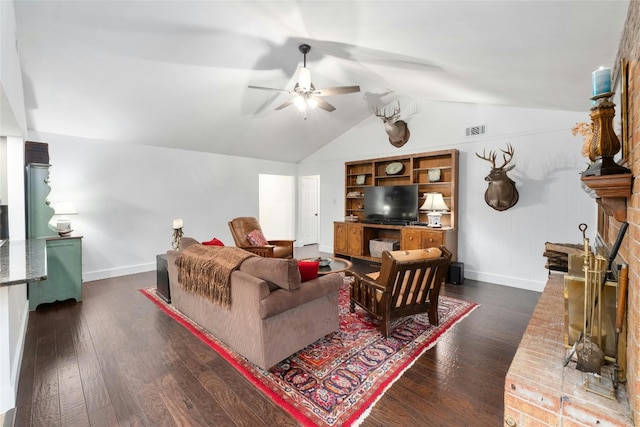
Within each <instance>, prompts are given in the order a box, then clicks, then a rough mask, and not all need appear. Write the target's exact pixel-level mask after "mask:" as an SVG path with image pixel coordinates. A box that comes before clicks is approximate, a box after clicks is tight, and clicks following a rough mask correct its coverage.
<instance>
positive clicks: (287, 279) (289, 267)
mask: <svg viewBox="0 0 640 427" xmlns="http://www.w3.org/2000/svg"><path fill="white" fill-rule="evenodd" d="M239 270H240V271H243V272H245V273H247V274H251V275H252V276H255V277H259V278H260V279H262V280H265V281H266V282H268V283H273V284H275V285H276V286H278V287H279V288H282V289H287V290H292V289H298V288H299V287H300V283H301V282H300V270H298V261H296V260H295V259H281V258H263V257H251V258H247V259H246V260H245V261H244V262H243V263H242V264H241V265H240V268H239Z"/></svg>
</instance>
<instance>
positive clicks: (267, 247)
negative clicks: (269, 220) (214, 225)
mask: <svg viewBox="0 0 640 427" xmlns="http://www.w3.org/2000/svg"><path fill="white" fill-rule="evenodd" d="M229 229H231V235H232V236H233V240H234V241H235V243H236V246H237V247H239V248H242V249H244V250H246V251H249V252H253V253H254V254H256V255H259V256H261V257H265V258H293V242H294V241H295V240H268V241H267V243H266V244H264V245H254V244H252V243H251V241H250V240H249V238H248V237H247V235H248V234H249V233H251V232H253V231H255V230H258V231H259V232H260V235H262V228H260V223H259V222H258V220H257V219H255V218H253V217H247V216H244V217H238V218H234V219H232V220H231V221H229Z"/></svg>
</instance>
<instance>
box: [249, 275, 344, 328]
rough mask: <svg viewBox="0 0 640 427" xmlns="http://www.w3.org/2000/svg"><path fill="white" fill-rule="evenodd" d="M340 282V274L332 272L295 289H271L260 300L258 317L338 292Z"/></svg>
mask: <svg viewBox="0 0 640 427" xmlns="http://www.w3.org/2000/svg"><path fill="white" fill-rule="evenodd" d="M342 284H343V278H342V275H340V274H338V273H332V274H325V275H324V276H319V277H318V278H316V279H313V280H309V281H307V282H304V283H302V284H301V285H300V287H299V288H297V289H292V290H287V289H277V290H275V291H272V292H271V293H270V294H269V296H268V297H267V298H264V299H262V300H261V301H260V318H262V319H266V318H269V317H272V316H275V315H277V314H280V313H283V312H285V311H287V310H290V309H292V308H294V307H298V306H300V305H303V304H305V303H307V302H309V301H313V300H315V299H318V298H322V297H324V296H326V295H328V294H330V293H332V292H338V290H339V289H340V288H341V287H342Z"/></svg>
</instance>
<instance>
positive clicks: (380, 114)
mask: <svg viewBox="0 0 640 427" xmlns="http://www.w3.org/2000/svg"><path fill="white" fill-rule="evenodd" d="M373 114H375V116H376V117H379V118H381V119H382V120H384V121H385V122H386V121H389V120H395V119H396V118H397V116H399V115H400V101H399V100H398V108H394V109H393V113H392V114H391V115H390V116H387V114H386V108H385V109H383V110H382V112H380V110H379V109H378V107H376V106H375V105H374V106H373Z"/></svg>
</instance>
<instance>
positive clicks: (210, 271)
mask: <svg viewBox="0 0 640 427" xmlns="http://www.w3.org/2000/svg"><path fill="white" fill-rule="evenodd" d="M251 256H257V255H255V254H252V253H251V252H247V251H245V250H243V249H240V248H235V247H232V246H205V245H191V246H189V247H188V248H186V249H184V250H183V251H181V252H180V253H179V254H178V256H177V258H176V266H177V267H178V282H179V283H180V286H181V287H182V289H184V290H185V291H187V292H191V293H194V294H196V295H200V296H202V297H205V298H207V299H209V300H210V301H211V302H213V303H214V304H217V305H219V306H222V307H225V308H228V307H229V306H230V305H231V273H232V272H233V271H234V270H236V269H237V268H238V267H240V264H242V261H244V260H245V259H247V258H249V257H251Z"/></svg>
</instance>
